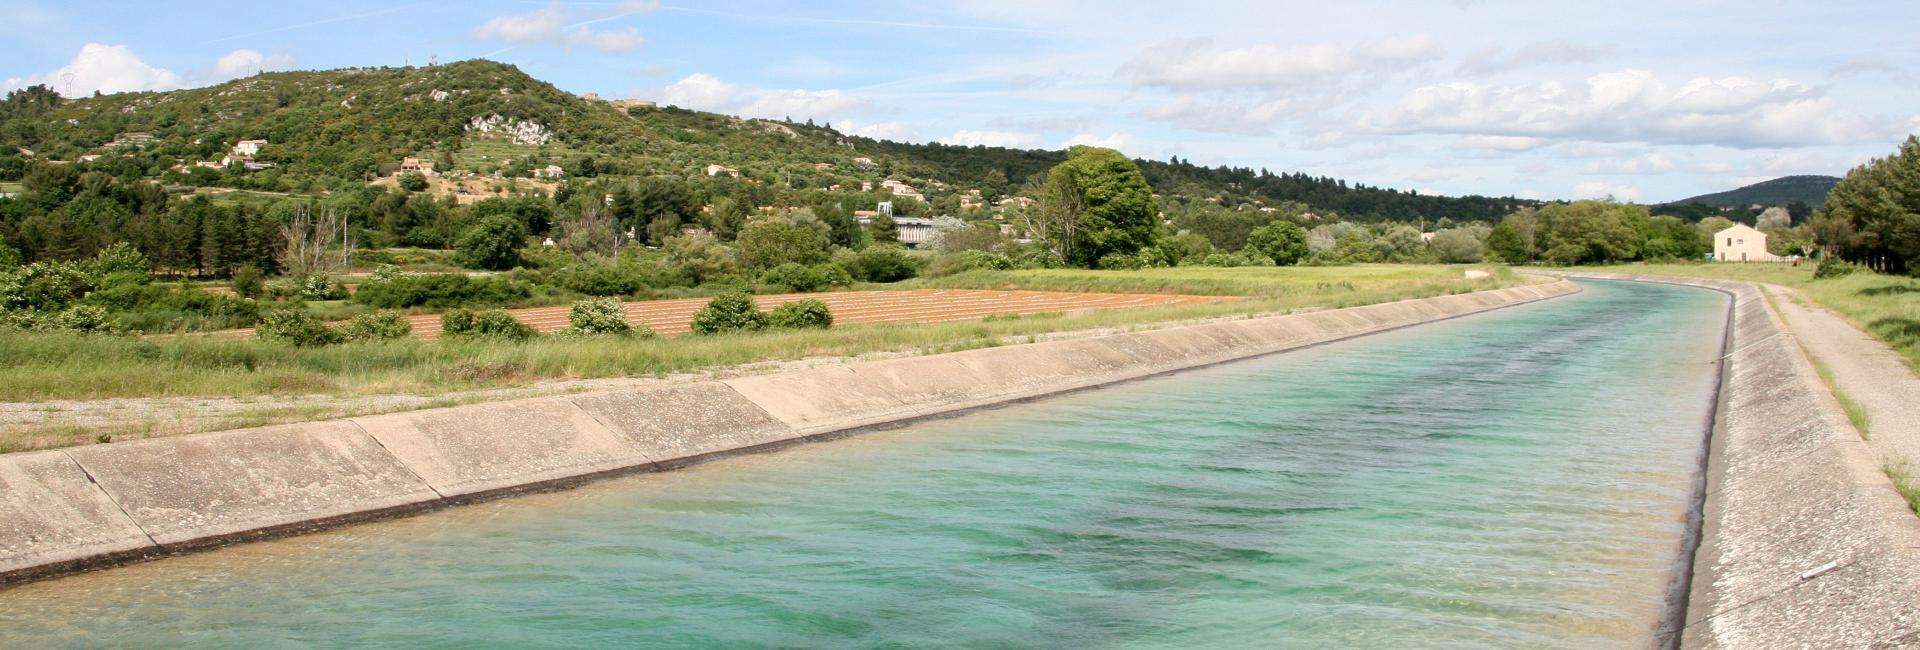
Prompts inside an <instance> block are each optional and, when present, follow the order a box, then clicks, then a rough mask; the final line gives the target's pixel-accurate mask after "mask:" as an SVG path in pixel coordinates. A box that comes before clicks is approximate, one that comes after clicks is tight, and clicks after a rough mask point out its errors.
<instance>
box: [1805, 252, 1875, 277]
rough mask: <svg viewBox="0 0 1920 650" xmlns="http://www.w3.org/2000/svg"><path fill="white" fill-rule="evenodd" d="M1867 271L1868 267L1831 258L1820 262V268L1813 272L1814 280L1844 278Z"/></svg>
mask: <svg viewBox="0 0 1920 650" xmlns="http://www.w3.org/2000/svg"><path fill="white" fill-rule="evenodd" d="M1865 270H1867V267H1864V266H1861V265H1859V264H1854V263H1853V262H1849V261H1846V260H1843V259H1838V258H1833V257H1829V258H1826V259H1823V260H1820V266H1819V267H1818V268H1815V269H1814V270H1813V279H1815V280H1825V279H1827V278H1844V277H1846V276H1849V275H1853V274H1855V273H1859V272H1861V271H1865Z"/></svg>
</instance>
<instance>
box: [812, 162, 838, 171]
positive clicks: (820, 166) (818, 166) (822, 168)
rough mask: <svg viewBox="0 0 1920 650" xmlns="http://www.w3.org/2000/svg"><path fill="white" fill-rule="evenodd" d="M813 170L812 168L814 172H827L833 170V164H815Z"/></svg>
mask: <svg viewBox="0 0 1920 650" xmlns="http://www.w3.org/2000/svg"><path fill="white" fill-rule="evenodd" d="M813 168H814V170H816V171H827V170H829V169H833V163H830V162H817V163H814V164H813Z"/></svg>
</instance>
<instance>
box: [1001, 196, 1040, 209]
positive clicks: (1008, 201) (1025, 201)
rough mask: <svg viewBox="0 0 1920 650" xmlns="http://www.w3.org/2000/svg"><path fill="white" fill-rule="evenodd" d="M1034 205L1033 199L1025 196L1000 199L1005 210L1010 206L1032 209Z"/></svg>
mask: <svg viewBox="0 0 1920 650" xmlns="http://www.w3.org/2000/svg"><path fill="white" fill-rule="evenodd" d="M1034 203H1035V201H1034V200H1033V199H1031V198H1027V197H1024V196H1006V197H1001V198H1000V207H1003V208H1005V207H1009V206H1013V207H1021V208H1031V207H1033V204H1034Z"/></svg>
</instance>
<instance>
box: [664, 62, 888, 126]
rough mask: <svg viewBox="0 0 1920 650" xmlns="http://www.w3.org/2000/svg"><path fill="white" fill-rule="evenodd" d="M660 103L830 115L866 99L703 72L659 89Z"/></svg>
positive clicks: (757, 113) (801, 116) (771, 114)
mask: <svg viewBox="0 0 1920 650" xmlns="http://www.w3.org/2000/svg"><path fill="white" fill-rule="evenodd" d="M660 101H661V102H662V103H666V104H671V105H674V106H679V107H681V108H691V109H697V110H703V111H713V112H716V113H731V114H735V115H741V116H745V117H764V118H788V117H791V118H793V119H796V120H805V119H833V118H835V117H838V116H841V115H844V114H846V113H848V112H851V111H854V110H857V109H861V108H864V107H866V106H867V105H868V102H867V100H865V99H862V98H860V97H856V96H853V95H851V94H848V93H846V92H844V91H840V90H780V89H766V88H756V87H752V86H743V85H739V84H730V83H727V82H725V81H721V80H720V79H719V78H717V77H714V76H713V75H709V74H706V73H698V72H696V73H694V74H690V75H687V76H686V77H685V78H682V79H681V80H679V81H676V82H673V83H672V84H670V85H668V86H667V87H666V88H664V89H662V90H661V97H660Z"/></svg>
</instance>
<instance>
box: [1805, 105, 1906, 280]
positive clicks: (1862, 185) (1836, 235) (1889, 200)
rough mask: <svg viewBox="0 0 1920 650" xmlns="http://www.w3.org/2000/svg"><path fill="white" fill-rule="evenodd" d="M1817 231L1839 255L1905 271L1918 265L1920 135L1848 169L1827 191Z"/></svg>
mask: <svg viewBox="0 0 1920 650" xmlns="http://www.w3.org/2000/svg"><path fill="white" fill-rule="evenodd" d="M1815 219H1816V221H1817V222H1822V221H1823V222H1825V223H1819V224H1818V225H1817V226H1816V228H1815V231H1816V234H1817V235H1818V236H1820V237H1822V240H1823V241H1822V242H1821V244H1822V245H1823V246H1826V247H1827V248H1829V249H1830V250H1834V251H1837V252H1838V253H1839V254H1840V255H1841V257H1843V258H1845V259H1847V260H1849V261H1853V262H1859V263H1863V264H1866V265H1868V266H1872V267H1876V268H1883V269H1886V270H1888V271H1892V272H1896V273H1897V272H1907V271H1910V270H1912V269H1915V268H1920V136H1907V140H1906V142H1903V143H1901V144H1900V148H1899V150H1898V151H1896V152H1894V154H1893V155H1891V156H1888V157H1886V158H1877V159H1874V160H1870V161H1868V162H1867V163H1866V164H1864V165H1861V166H1859V167H1855V168H1854V169H1853V170H1852V171H1849V172H1847V175H1846V177H1845V178H1842V179H1840V183H1839V184H1837V185H1835V186H1834V187H1833V191H1831V192H1829V193H1828V194H1827V204H1826V208H1825V210H1824V213H1823V214H1822V215H1818V216H1816V218H1815Z"/></svg>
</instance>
